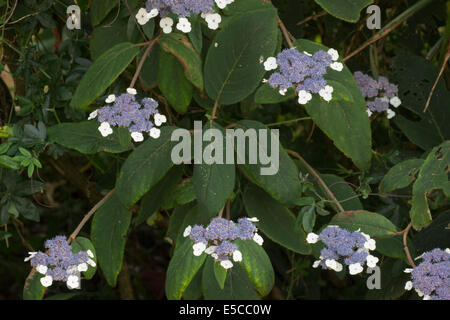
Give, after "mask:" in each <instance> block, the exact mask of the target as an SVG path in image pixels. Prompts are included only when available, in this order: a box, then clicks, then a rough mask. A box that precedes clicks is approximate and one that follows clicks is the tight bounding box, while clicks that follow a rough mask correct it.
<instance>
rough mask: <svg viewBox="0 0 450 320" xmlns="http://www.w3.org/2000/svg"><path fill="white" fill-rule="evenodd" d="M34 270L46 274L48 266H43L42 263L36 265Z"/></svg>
mask: <svg viewBox="0 0 450 320" xmlns="http://www.w3.org/2000/svg"><path fill="white" fill-rule="evenodd" d="M36 271H37V272H39V273H40V274H44V275H45V274H47V271H48V267H47V266H43V265H42V264H40V265H38V266H37V267H36Z"/></svg>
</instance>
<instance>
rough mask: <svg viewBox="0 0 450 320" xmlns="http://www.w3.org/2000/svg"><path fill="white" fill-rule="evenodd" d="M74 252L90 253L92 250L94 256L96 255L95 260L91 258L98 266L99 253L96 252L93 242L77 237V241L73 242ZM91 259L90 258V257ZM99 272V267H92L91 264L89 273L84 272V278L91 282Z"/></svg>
mask: <svg viewBox="0 0 450 320" xmlns="http://www.w3.org/2000/svg"><path fill="white" fill-rule="evenodd" d="M71 245H72V252H73V253H78V252H80V251H85V252H86V251H88V250H91V252H92V254H93V255H94V257H93V258H91V259H92V260H93V261H94V262H95V263H96V264H97V253H96V251H95V248H94V245H93V244H92V242H91V240H89V239H88V238H84V237H77V238H76V239H75V240H73V241H72V244H71ZM89 258H90V257H89ZM96 271H97V267H92V266H91V265H90V264H88V269H87V271H85V272H83V274H84V277H85V278H86V279H87V280H89V279H92V277H93V276H94V275H95V272H96Z"/></svg>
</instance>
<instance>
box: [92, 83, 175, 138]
mask: <svg viewBox="0 0 450 320" xmlns="http://www.w3.org/2000/svg"><path fill="white" fill-rule="evenodd" d="M135 95H136V90H135V89H131V88H129V89H128V90H127V93H124V94H122V95H120V96H119V97H116V96H115V95H110V96H108V98H107V99H106V103H114V104H112V105H106V106H104V107H102V108H100V109H98V110H95V111H94V112H92V113H91V114H90V115H89V118H88V120H91V119H94V118H96V117H97V120H98V121H99V122H100V123H101V125H100V127H99V128H98V129H99V131H100V133H101V134H102V135H103V136H104V137H107V136H108V135H110V134H112V133H113V130H112V128H111V126H118V127H126V128H128V130H129V131H130V132H131V137H132V138H133V140H134V141H136V142H140V141H143V140H144V136H143V134H142V133H143V132H148V133H149V135H150V136H151V137H153V138H155V139H157V138H159V136H160V133H161V132H160V129H158V128H156V127H155V126H160V125H161V124H162V123H164V122H166V121H167V119H166V117H165V116H164V115H161V114H159V113H158V102H156V101H155V100H153V99H151V98H144V99H142V100H141V101H140V102H139V101H137V100H136V96H135ZM151 117H153V121H152V120H151Z"/></svg>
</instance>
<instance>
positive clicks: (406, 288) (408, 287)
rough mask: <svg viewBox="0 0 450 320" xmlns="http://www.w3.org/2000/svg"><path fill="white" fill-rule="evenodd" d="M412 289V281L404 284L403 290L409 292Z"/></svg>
mask: <svg viewBox="0 0 450 320" xmlns="http://www.w3.org/2000/svg"><path fill="white" fill-rule="evenodd" d="M412 287H413V283H412V281H408V282H406V283H405V290H408V291H409V290H411V289H412Z"/></svg>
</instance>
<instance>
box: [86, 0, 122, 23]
mask: <svg viewBox="0 0 450 320" xmlns="http://www.w3.org/2000/svg"><path fill="white" fill-rule="evenodd" d="M117 3H118V2H117V0H101V1H92V6H91V21H92V24H93V25H94V26H96V25H98V24H99V23H100V22H102V20H103V19H104V18H105V17H106V16H107V15H108V13H109V12H110V11H111V10H112V8H114V7H115V6H116V5H117Z"/></svg>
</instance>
